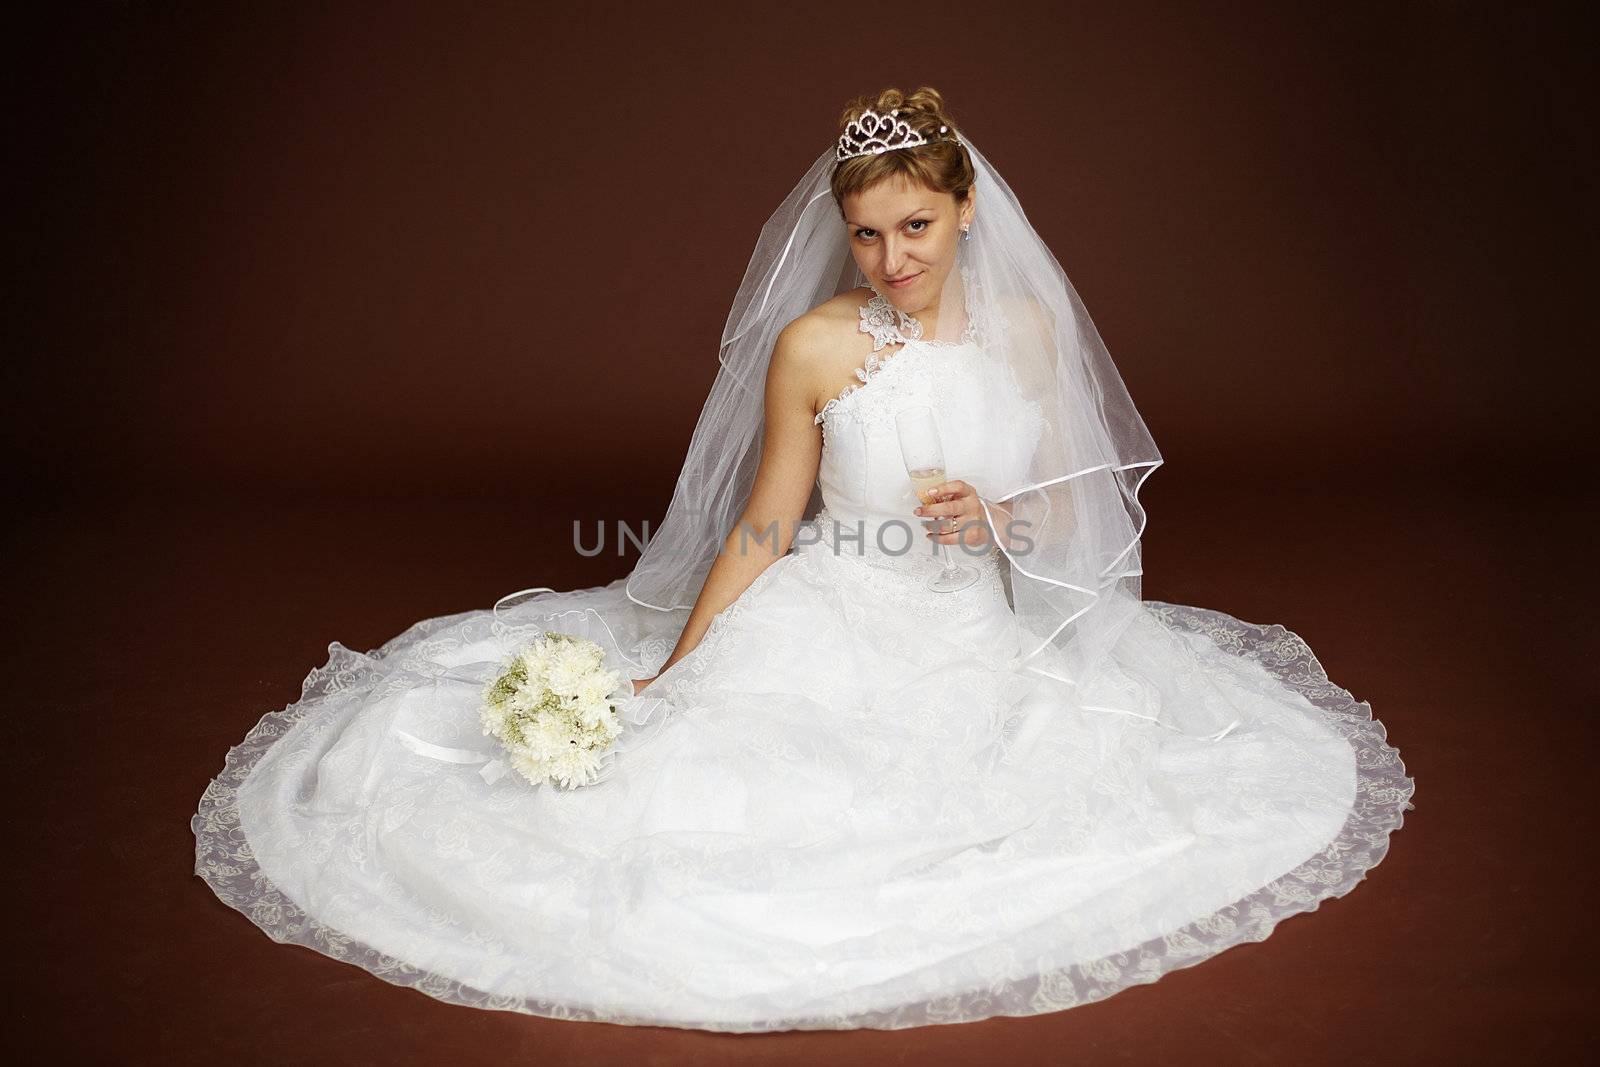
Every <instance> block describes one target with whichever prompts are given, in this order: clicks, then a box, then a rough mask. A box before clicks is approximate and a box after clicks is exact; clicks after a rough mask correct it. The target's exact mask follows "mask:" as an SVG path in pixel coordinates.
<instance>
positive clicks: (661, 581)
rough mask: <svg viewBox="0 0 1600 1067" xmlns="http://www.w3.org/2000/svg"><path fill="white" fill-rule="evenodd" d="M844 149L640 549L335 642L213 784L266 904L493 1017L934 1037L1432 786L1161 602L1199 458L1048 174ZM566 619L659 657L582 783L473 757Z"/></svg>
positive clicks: (1348, 701) (1303, 653)
mask: <svg viewBox="0 0 1600 1067" xmlns="http://www.w3.org/2000/svg"><path fill="white" fill-rule="evenodd" d="M841 131H842V132H841V135H840V137H839V140H838V142H837V144H836V145H831V146H830V147H829V148H828V149H827V150H826V151H825V152H824V153H823V154H822V155H821V156H820V157H819V158H818V159H817V160H816V162H815V163H814V164H813V165H812V166H811V168H810V169H809V171H808V172H807V173H806V175H805V176H804V177H803V178H802V179H801V180H800V182H799V184H798V185H796V186H795V188H794V190H793V191H792V192H791V193H790V195H789V196H788V198H787V199H786V200H785V201H784V202H783V204H782V205H780V206H779V208H778V210H777V211H776V213H775V214H774V215H773V216H772V218H771V219H770V220H769V222H768V223H767V225H766V227H765V228H764V229H763V231H762V233H761V237H760V240H759V242H758V244H757V247H756V251H755V255H754V256H753V258H752V260H751V263H750V267H749V270H748V271H747V273H746V275H745V278H744V281H743V283H742V284H741V286H740V289H739V292H738V294H737V296H736V298H735V300H734V305H733V309H732V312H731V314H730V315H729V318H728V325H727V329H726V331H725V334H724V340H723V344H722V347H721V350H720V352H719V354H718V359H719V360H720V363H721V367H720V369H719V372H718V375H717V378H716V381H715V383H714V384H713V387H712V390H711V394H710V396H709V397H708V399H707V401H706V405H705V408H704V410H703V412H702V414H701V417H700V421H699V424H698V426H697V427H696V430H695V433H694V437H693V440H692V442H691V444H690V447H689V453H688V456H687V459H686V461H685V463H684V466H683V471H682V474H681V475H680V477H679V481H678V485H677V491H676V493H675V495H674V497H673V501H672V504H671V507H670V509H669V511H668V514H667V518H666V521H665V523H664V524H663V526H662V527H661V529H660V530H659V531H658V533H657V534H656V536H655V537H653V538H652V539H651V540H650V542H649V544H648V546H647V547H646V549H645V551H644V553H643V555H642V557H641V558H640V560H639V562H638V564H637V566H635V568H634V569H633V571H632V573H631V574H630V575H628V576H627V577H626V578H625V579H619V580H618V581H616V582H613V583H611V584H610V585H606V586H599V587H595V588H590V589H579V590H571V591H567V592H556V591H554V590H550V589H546V588H542V587H541V588H539V589H534V590H524V591H521V592H520V593H518V594H512V595H511V596H510V597H508V598H505V599H504V600H503V602H502V604H500V605H496V609H495V610H476V611H468V612H464V613H461V614H458V615H452V616H447V617H443V618H435V619H428V620H425V621H423V622H419V623H417V624H416V625H415V626H413V627H412V628H411V629H409V630H407V631H406V632H405V633H403V634H401V635H400V636H398V637H396V638H394V639H393V640H391V641H390V642H388V643H387V644H385V645H384V646H383V647H382V648H380V649H377V650H374V651H372V652H369V653H366V654H359V653H356V652H353V651H351V650H349V649H346V648H344V647H343V646H341V645H339V644H338V643H335V644H333V645H332V646H331V647H330V651H331V656H330V659H329V662H328V663H327V665H325V666H324V667H322V668H320V669H318V670H317V671H314V672H313V673H312V674H311V676H310V677H309V678H308V679H307V681H306V686H305V691H304V694H303V696H302V698H301V700H299V701H297V702H296V703H295V704H292V705H290V706H289V707H288V708H285V709H283V710H282V711H278V712H273V713H271V714H269V715H267V716H266V717H265V718H263V719H262V720H261V723H260V724H259V725H258V726H256V728H255V729H253V730H252V731H251V732H250V734H249V735H248V736H247V737H246V738H245V740H244V741H243V743H241V744H240V745H238V746H236V747H234V748H233V749H232V750H230V752H229V753H228V757H227V763H226V766H225V767H224V768H223V771H222V774H221V775H220V776H219V777H218V778H217V779H216V781H214V782H213V783H212V785H211V786H210V787H209V788H208V789H207V791H206V794H205V796H204V797H203V799H202V801H201V806H200V811H199V813H198V814H197V815H196V816H195V819H194V823H193V826H194V830H195V834H196V837H197V843H198V847H197V860H196V871H197V873H199V874H200V875H201V876H202V877H203V878H205V879H206V881H207V882H208V883H209V884H210V885H211V886H212V887H213V888H214V889H215V891H216V892H217V894H218V896H220V897H221V898H222V900H224V901H225V902H226V903H228V904H229V905H231V906H233V907H235V908H237V909H238V910H240V911H241V912H243V913H244V914H245V915H247V916H248V917H249V918H250V919H251V920H252V921H253V922H254V923H256V924H257V925H258V926H260V927H261V928H262V929H264V930H265V931H266V932H267V933H268V934H269V935H270V936H272V937H273V938H275V939H277V940H279V941H289V942H294V943H298V944H303V945H308V946H310V947H312V948H315V949H317V950H319V951H322V952H325V953H327V954H329V955H332V956H335V957H336V958H339V959H342V960H345V961H347V962H351V963H354V964H357V965H359V966H362V967H365V968H367V969H368V970H370V971H372V972H373V973H375V974H377V975H378V976H379V977H381V978H384V979H385V980H387V981H390V982H395V983H398V984H402V985H408V986H413V987H415V988H417V989H420V990H422V991H423V992H426V993H428V994H430V995H432V996H435V997H438V998H440V999H444V1000H447V1001H451V1002H455V1003H460V1004H468V1005H474V1006H478V1007H486V1008H497V1009H503V1010H512V1011H522V1012H528V1013H532V1014H537V1015H546V1016H556V1017H563V1018H575V1019H597V1020H607V1021H612V1022H622V1023H639V1024H653V1025H670V1026H683V1027H698V1028H704V1029H714V1030H742V1031H751V1030H774V1029H817V1028H835V1029H843V1028H851V1027H877V1028H896V1027H904V1026H912V1025H918V1024H926V1023H943V1022H959V1021H965V1020H973V1019H981V1018H985V1017H988V1016H993V1015H1022V1014H1030V1013H1038V1012H1049V1011H1055V1010H1059V1009H1061V1008H1064V1007H1069V1006H1072V1005H1075V1004H1080V1003H1084V1002H1086V1001H1090V1000H1094V999H1098V998H1101V997H1104V996H1108V995H1110V994H1112V993H1115V992H1117V991H1118V990H1120V989H1123V988H1126V987H1127V986H1129V985H1132V984H1136V983H1142V982H1151V981H1155V980H1156V979H1157V978H1159V977H1160V976H1161V975H1163V974H1165V973H1167V972H1169V971H1171V970H1174V969H1176V968H1179V967H1184V966H1188V965H1190V964H1193V963H1196V962H1199V961H1200V960H1203V959H1205V958H1207V957H1208V956H1211V955H1214V954H1215V953H1217V952H1219V951H1221V950H1223V949H1225V948H1227V947H1229V946H1231V945H1234V944H1238V943H1240V942H1242V941H1255V940H1261V939H1262V938H1264V937H1266V936H1267V934H1268V933H1269V932H1270V931H1271V929H1272V928H1273V926H1274V925H1275V924H1276V923H1277V922H1279V921H1280V920H1281V919H1283V918H1285V917H1286V916H1289V915H1293V914H1296V913H1299V912H1302V911H1307V910H1310V909H1312V908H1315V907H1316V906H1317V905H1318V903H1320V902H1321V901H1322V900H1324V899H1327V898H1329V897H1333V896H1338V895H1341V894H1344V893H1346V892H1348V891H1349V890H1350V889H1351V888H1352V887H1353V886H1354V885H1355V883H1356V882H1357V881H1359V880H1360V879H1361V878H1362V877H1363V876H1364V875H1365V874H1366V872H1367V871H1368V870H1369V869H1370V868H1372V867H1373V866H1375V865H1376V864H1377V863H1378V862H1379V861H1380V860H1381V858H1382V857H1383V854H1384V852H1385V851H1386V849H1387V847H1388V836H1389V834H1390V832H1391V831H1393V830H1394V829H1396V828H1398V827H1399V826H1400V824H1401V821H1402V812H1403V811H1404V810H1405V809H1406V808H1408V807H1409V806H1410V804H1409V800H1410V798H1411V796H1412V792H1413V783H1412V781H1411V779H1410V778H1408V777H1407V776H1406V774H1405V769H1404V767H1403V765H1402V764H1401V762H1400V759H1399V753H1398V752H1397V750H1396V749H1394V748H1393V747H1391V746H1389V745H1388V744H1387V742H1386V740H1385V731H1384V729H1383V727H1382V725H1381V724H1379V723H1378V722H1376V721H1374V720H1373V719H1372V717H1371V712H1370V709H1369V708H1368V707H1367V706H1366V705H1365V704H1363V703H1360V702H1357V701H1356V700H1355V699H1353V698H1352V697H1351V696H1350V694H1349V693H1347V692H1346V691H1345V690H1343V689H1341V688H1339V687H1338V686H1335V685H1333V684H1332V683H1331V682H1329V681H1328V679H1327V677H1326V676H1325V674H1324V673H1323V672H1322V670H1321V668H1320V666H1319V665H1318V663H1317V660H1316V658H1315V656H1313V655H1312V653H1311V651H1310V649H1308V648H1307V647H1306V645H1305V644H1304V643H1303V642H1302V641H1301V640H1300V639H1299V638H1298V637H1296V636H1295V635H1294V634H1292V633H1290V632H1288V631H1286V630H1284V629H1283V628H1282V627H1279V626H1265V627H1262V626H1254V625H1251V624H1248V623H1243V622H1240V621H1238V620H1237V619H1234V618H1232V617H1230V616H1228V615H1225V614H1222V613H1220V612H1215V611H1207V610H1203V609H1199V608H1190V607H1182V606H1177V605H1170V604H1161V603H1157V602H1147V601H1144V600H1143V599H1142V598H1141V596H1140V584H1139V576H1140V574H1141V570H1140V552H1139V539H1140V535H1141V533H1142V531H1143V528H1144V511H1143V508H1142V507H1141V506H1140V504H1139V501H1138V490H1139V487H1140V485H1141V484H1142V483H1143V481H1144V479H1145V478H1146V477H1148V475H1149V474H1150V472H1151V471H1152V470H1154V469H1155V467H1157V466H1158V465H1159V464H1160V462H1161V458H1160V455H1159V453H1158V452H1157V450H1156V448H1155V445H1154V443H1153V442H1152V440H1151V439H1150V435H1149V433H1148V431H1147V430H1146V428H1145V426H1144V423H1143V421H1142V420H1141V419H1140V418H1139V415H1138V413H1137V411H1136V410H1135V409H1134V406H1133V404H1132V402H1131V401H1130V399H1129V398H1128V395H1127V392H1126V390H1125V388H1124V386H1123V383H1122V380H1121V378H1120V377H1119V375H1118V374H1117V372H1116V369H1115V367H1114V366H1113V364H1112V362H1111V360H1110V357H1109V356H1108V355H1107V353H1106V351H1105V347H1104V345H1103V344H1102V343H1101V341H1100V338H1099V335H1098V334H1097V333H1096V331H1095V329H1094V327H1093V325H1092V324H1091V323H1090V321H1089V318H1088V315H1087V314H1086V313H1085V311H1084V309H1083V307H1082V304H1081V303H1080V302H1079V300H1078V298H1077V295H1076V293H1075V292H1074V291H1073V289H1072V287H1071V286H1070V284H1069V283H1068V282H1067V279H1066V277H1065V275H1064V274H1063V273H1062V271H1061V268H1060V266H1059V265H1058V264H1057V262H1056V260H1055V258H1054V257H1053V256H1052V255H1051V254H1050V252H1049V250H1048V249H1047V248H1046V247H1045V245H1044V244H1043V242H1042V241H1041V240H1040V239H1039V237H1038V235H1037V234H1036V233H1035V232H1034V230H1033V228H1032V227H1031V226H1030V225H1029V223H1028V222H1027V219H1026V217H1025V216H1024V214H1023V212H1022V209H1021V206H1020V205H1019V204H1018V202H1017V199H1016V197H1015V196H1014V195H1013V194H1012V192H1011V190H1010V189H1009V188H1008V187H1007V186H1006V184H1005V183H1004V182H1003V181H1002V180H1001V178H1000V176H999V175H998V174H997V173H996V172H995V170H994V168H993V166H992V165H991V164H990V163H989V162H988V160H987V159H986V157H984V156H983V154H982V153H980V152H979V151H978V149H977V147H976V146H975V145H974V143H973V142H972V140H971V139H970V138H969V137H967V136H966V135H965V134H964V133H963V132H960V131H958V130H957V129H956V127H955V124H954V122H953V121H952V120H951V118H950V116H949V114H948V112H947V111H946V108H945V106H944V102H943V100H942V99H941V97H940V95H939V94H938V93H937V92H936V91H934V90H933V89H929V88H923V89H920V90H918V91H917V92H915V93H913V94H911V95H909V96H906V95H903V94H901V93H899V92H897V91H895V90H887V91H885V92H884V93H882V94H879V96H877V97H876V98H875V99H872V100H870V101H869V100H858V101H856V102H854V103H853V104H852V105H850V106H849V107H848V108H847V110H846V112H845V114H844V116H843V119H842V121H841ZM1026 147H1027V146H1026V144H1023V145H1019V146H1017V149H1016V150H1017V152H1018V154H1021V153H1023V152H1025V151H1026ZM919 490H920V491H921V493H922V495H921V496H920V497H919V495H918V493H919ZM545 630H556V631H561V632H565V633H571V634H576V635H580V636H585V637H590V638H592V639H594V640H596V641H597V642H599V643H601V644H602V646H603V647H604V648H605V649H606V651H607V654H608V656H609V657H610V659H611V662H612V663H613V664H618V665H622V666H624V667H625V668H626V669H628V671H629V673H630V675H631V676H632V677H633V678H634V679H635V681H634V682H633V684H632V688H633V690H634V692H633V694H632V695H631V696H630V697H626V698H624V702H623V706H622V714H623V718H624V720H625V721H626V724H627V728H626V730H625V732H624V733H623V735H622V736H621V737H620V738H619V739H618V741H617V743H616V747H615V749H614V750H613V751H612V752H610V753H609V754H608V756H607V757H606V763H605V766H604V769H603V771H602V772H601V773H599V775H598V777H597V779H596V780H595V781H594V782H593V783H592V784H587V785H583V786H581V787H579V788H557V787H556V786H554V785H553V784H548V783H547V784H543V785H540V786H537V787H535V786H532V785H530V784H529V783H528V782H527V781H525V780H523V779H522V778H520V777H518V776H517V775H507V776H504V777H500V778H493V776H492V775H483V774H479V773H474V765H482V764H484V762H485V761H487V760H490V759H492V758H493V756H494V751H495V750H494V747H493V745H492V744H491V743H489V742H488V741H487V739H485V738H484V737H483V736H482V734H481V730H480V726H479V714H478V708H479V704H480V701H481V697H482V693H483V689H484V686H485V684H486V683H487V682H488V681H489V680H490V679H492V678H493V677H494V676H495V674H496V673H497V672H498V671H499V670H500V669H501V667H502V664H503V662H504V659H505V657H506V655H507V653H508V651H509V650H510V649H512V648H514V647H515V646H516V645H517V643H518V642H519V641H520V640H522V639H524V638H526V637H528V636H530V635H534V634H537V633H539V632H541V631H545ZM573 758H574V760H577V759H578V757H577V756H574V757H573ZM479 769H481V767H480V768H479ZM586 769H587V770H594V768H592V767H590V768H584V767H582V766H577V765H576V764H575V767H574V773H575V774H579V776H580V777H581V774H580V773H579V772H583V771H585V770H586ZM491 779H492V780H491Z"/></svg>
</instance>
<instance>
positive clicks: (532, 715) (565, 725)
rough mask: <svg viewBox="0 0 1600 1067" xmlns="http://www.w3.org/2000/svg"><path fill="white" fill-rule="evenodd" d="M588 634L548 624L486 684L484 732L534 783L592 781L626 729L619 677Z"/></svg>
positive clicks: (577, 783) (568, 784)
mask: <svg viewBox="0 0 1600 1067" xmlns="http://www.w3.org/2000/svg"><path fill="white" fill-rule="evenodd" d="M604 661H605V653H604V652H603V651H602V650H601V648H600V646H599V645H598V644H596V643H595V642H593V641H591V640H589V639H588V638H585V637H573V636H571V635H569V634H563V633H557V632H555V631H546V632H545V634H544V635H543V636H542V637H539V638H536V639H534V641H533V642H532V643H531V644H529V645H528V646H527V647H525V648H523V649H522V651H520V652H518V653H517V654H516V655H515V656H513V657H512V658H511V661H510V663H509V664H507V666H506V668H505V670H503V671H502V672H501V673H500V675H499V676H498V677H496V678H495V679H494V681H492V682H490V683H489V685H488V686H487V688H485V689H484V691H483V700H484V703H483V707H482V709H481V711H480V717H481V718H482V720H483V732H484V733H486V734H492V735H493V736H494V737H495V738H496V739H497V740H499V742H500V743H501V744H502V745H504V746H505V749H506V753H507V756H508V758H509V759H510V762H511V765H512V767H514V768H515V769H516V770H517V771H518V772H519V773H521V774H522V776H523V777H524V778H526V779H528V781H530V782H532V783H533V784H534V785H540V784H542V783H544V782H557V783H559V784H561V785H562V786H565V787H567V788H573V787H575V786H581V785H588V784H589V783H590V782H592V781H593V780H594V779H595V777H596V775H597V774H598V772H599V770H600V762H601V760H602V759H603V758H604V756H605V754H606V752H607V751H608V750H609V749H610V747H611V743H612V742H613V741H615V740H616V737H617V734H618V733H620V732H621V729H622V724H621V723H620V722H619V721H618V717H617V706H618V704H619V703H620V702H621V700H622V696H621V693H620V686H621V683H622V678H621V676H620V675H619V674H618V672H616V671H611V670H606V669H605V668H604V666H603V664H604Z"/></svg>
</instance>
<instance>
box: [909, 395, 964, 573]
mask: <svg viewBox="0 0 1600 1067" xmlns="http://www.w3.org/2000/svg"><path fill="white" fill-rule="evenodd" d="M895 428H896V429H897V430H898V431H899V433H900V458H901V459H902V460H904V461H905V465H906V473H907V474H909V475H910V476H911V484H912V485H913V486H915V487H916V490H917V497H918V499H920V500H921V501H922V502H923V503H924V504H932V503H933V502H934V500H933V494H932V493H931V492H929V490H931V489H932V488H933V487H934V486H936V485H938V484H939V483H940V482H942V481H944V480H945V470H944V446H943V445H942V444H941V443H940V441H939V424H938V423H937V422H935V421H934V418H933V409H932V408H930V407H928V406H927V405H925V404H917V405H913V406H911V407H908V408H904V409H902V410H901V411H900V412H899V413H897V414H896V415H895ZM934 521H935V523H936V524H937V523H938V520H937V519H936V520H934ZM952 521H954V520H952ZM939 553H940V555H941V556H942V557H943V559H944V568H943V569H942V570H940V571H939V573H937V574H931V575H929V576H928V581H927V586H928V588H929V589H932V590H933V591H934V592H936V593H954V592H957V591H958V590H961V589H965V588H966V587H967V586H969V585H971V584H972V583H973V582H975V581H977V580H978V568H976V567H974V566H971V565H970V564H965V563H956V562H955V561H954V560H952V559H951V558H950V546H949V545H947V544H944V543H942V542H941V543H940V545H939Z"/></svg>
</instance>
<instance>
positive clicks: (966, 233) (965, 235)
mask: <svg viewBox="0 0 1600 1067" xmlns="http://www.w3.org/2000/svg"><path fill="white" fill-rule="evenodd" d="M961 239H962V240H963V241H970V240H972V231H971V230H969V229H968V228H967V227H965V226H963V227H961Z"/></svg>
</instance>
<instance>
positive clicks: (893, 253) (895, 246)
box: [883, 239, 906, 278]
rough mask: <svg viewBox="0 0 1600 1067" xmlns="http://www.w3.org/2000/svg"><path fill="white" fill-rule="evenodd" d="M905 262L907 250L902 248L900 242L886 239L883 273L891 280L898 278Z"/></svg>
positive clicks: (884, 243)
mask: <svg viewBox="0 0 1600 1067" xmlns="http://www.w3.org/2000/svg"><path fill="white" fill-rule="evenodd" d="M905 261H906V256H905V249H903V248H901V247H900V244H899V242H898V241H894V240H892V239H886V240H885V241H884V242H883V273H884V274H886V275H888V276H889V277H891V278H893V277H895V276H897V275H898V274H899V273H900V268H901V267H902V266H904V265H905Z"/></svg>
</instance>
